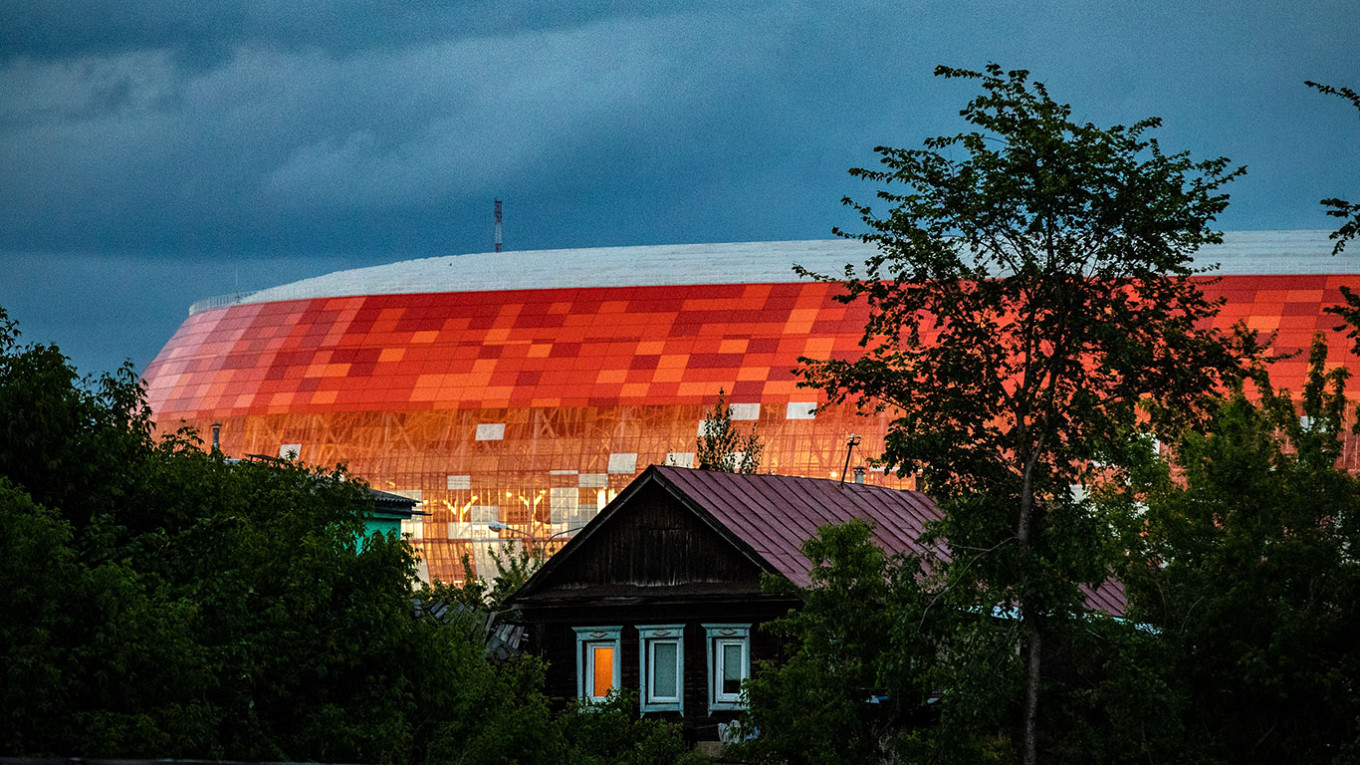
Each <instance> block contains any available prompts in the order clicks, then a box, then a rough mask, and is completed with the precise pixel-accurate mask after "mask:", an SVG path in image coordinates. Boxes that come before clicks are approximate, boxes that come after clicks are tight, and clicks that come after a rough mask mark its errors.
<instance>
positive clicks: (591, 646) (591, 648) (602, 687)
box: [573, 627, 623, 702]
mask: <svg viewBox="0 0 1360 765" xmlns="http://www.w3.org/2000/svg"><path fill="white" fill-rule="evenodd" d="M573 629H574V630H575V632H576V688H577V693H578V695H579V696H580V698H581V700H582V701H586V702H599V701H604V700H605V699H607V698H609V692H610V691H612V690H613V689H615V688H617V687H618V686H619V668H620V667H619V658H620V656H619V633H620V632H622V630H623V628H622V627H575V628H573Z"/></svg>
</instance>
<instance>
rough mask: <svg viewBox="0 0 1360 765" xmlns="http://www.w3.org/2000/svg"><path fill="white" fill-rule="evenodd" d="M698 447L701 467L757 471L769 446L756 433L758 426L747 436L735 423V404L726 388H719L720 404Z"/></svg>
mask: <svg viewBox="0 0 1360 765" xmlns="http://www.w3.org/2000/svg"><path fill="white" fill-rule="evenodd" d="M697 448H698V460H699V469H700V470H720V471H723V472H727V473H754V472H756V471H757V470H759V469H760V454H761V452H762V451H764V449H765V445H764V443H762V442H761V440H760V437H759V436H757V435H756V431H755V426H752V427H751V432H750V433H747V434H745V435H743V434H742V433H741V432H740V431H738V430H737V428H736V427H734V426H733V425H732V407H731V406H728V405H727V402H726V393H725V391H722V390H719V391H718V403H716V404H714V405H713V411H711V412H710V413H709V414H708V416H707V417H706V418H705V419H704V426H703V431H702V432H701V433H699V440H698V443H697Z"/></svg>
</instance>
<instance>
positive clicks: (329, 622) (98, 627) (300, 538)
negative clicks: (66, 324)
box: [0, 311, 690, 764]
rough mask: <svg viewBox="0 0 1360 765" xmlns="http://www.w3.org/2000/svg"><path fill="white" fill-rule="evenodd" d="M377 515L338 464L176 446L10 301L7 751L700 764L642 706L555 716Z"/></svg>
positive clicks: (176, 439)
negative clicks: (16, 314) (369, 530)
mask: <svg viewBox="0 0 1360 765" xmlns="http://www.w3.org/2000/svg"><path fill="white" fill-rule="evenodd" d="M371 506H372V499H371V498H370V495H369V492H368V489H367V487H366V486H364V484H363V483H362V482H361V481H357V480H353V479H351V478H350V477H349V476H346V475H345V473H344V472H343V471H342V470H318V469H313V468H307V467H303V466H300V465H296V464H253V463H249V462H243V463H234V462H229V461H227V460H224V459H223V458H222V456H221V455H220V454H211V453H206V452H204V451H203V450H202V449H201V448H200V445H199V441H198V439H196V438H195V437H194V436H193V434H191V433H173V434H164V435H162V436H160V437H158V436H157V435H156V434H155V433H154V432H153V428H152V425H151V423H150V419H149V413H148V412H147V409H146V405H145V403H144V400H143V396H142V391H141V388H140V383H139V381H138V379H137V377H136V376H135V375H134V374H133V372H132V370H131V369H130V368H124V369H122V370H120V371H119V372H118V373H116V374H113V375H105V376H103V377H100V378H98V379H85V380H82V379H80V378H79V376H78V375H77V373H76V371H75V370H74V369H73V368H72V367H71V365H70V364H69V362H68V360H67V359H66V357H64V356H63V355H62V354H61V353H60V351H59V350H58V349H57V348H56V347H53V346H47V345H28V346H25V345H21V344H20V342H19V334H18V330H17V328H16V327H15V325H14V323H13V322H11V321H10V320H9V319H8V318H7V317H6V316H5V314H4V313H3V311H0V615H2V617H0V754H4V755H52V756H85V757H141V758H163V757H191V758H210V759H219V758H220V759H242V760H290V761H305V760H316V761H331V762H399V763H406V762H413V763H414V762H461V763H491V762H584V763H639V764H640V763H653V762H670V761H676V760H680V759H684V758H688V757H690V755H689V754H688V753H687V750H686V747H685V746H684V742H683V741H682V740H681V736H680V733H679V729H678V728H677V727H675V726H669V725H663V724H658V723H653V722H639V721H637V720H636V716H635V715H632V714H629V712H628V710H629V703H630V702H629V700H628V699H619V700H618V701H616V702H615V703H614V704H612V705H611V706H610V707H609V708H608V709H606V710H601V711H598V712H594V713H591V714H581V713H578V712H577V710H575V709H567V710H565V711H562V712H557V713H554V712H553V711H552V710H551V709H550V707H549V704H548V700H547V698H546V697H545V696H544V695H543V692H542V685H543V669H544V668H543V665H542V664H541V662H539V661H537V660H535V659H533V658H524V659H515V660H510V661H507V662H503V663H500V664H493V663H491V662H489V661H488V660H487V658H486V656H485V655H484V635H483V629H484V624H485V613H483V612H482V611H481V606H482V598H481V594H482V593H483V592H484V590H483V589H482V588H481V587H480V585H477V586H474V587H473V588H469V590H468V591H467V592H453V591H449V590H447V589H438V590H435V591H426V592H422V593H415V594H417V595H418V596H419V598H420V602H421V603H422V604H426V605H428V604H430V603H440V604H444V605H445V606H446V607H445V608H442V609H432V608H428V607H426V608H421V609H416V608H414V607H413V604H414V601H413V592H412V586H413V584H414V572H415V565H414V564H415V561H414V558H413V556H412V551H411V548H410V547H409V546H408V545H407V544H406V543H405V542H403V541H400V540H397V539H394V538H390V537H384V536H381V535H373V536H371V537H369V538H367V539H364V538H363V529H364V525H363V517H364V514H365V513H366V512H368V511H369V510H371ZM493 589H494V588H493ZM469 593H475V597H468V595H469ZM432 612H434V613H437V614H439V616H437V617H436V616H434V615H432Z"/></svg>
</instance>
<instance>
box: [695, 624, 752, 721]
mask: <svg viewBox="0 0 1360 765" xmlns="http://www.w3.org/2000/svg"><path fill="white" fill-rule="evenodd" d="M704 631H705V633H706V634H707V643H708V711H709V712H713V711H714V710H719V709H741V708H742V704H741V684H742V681H744V680H746V679H747V678H749V677H750V676H751V625H749V624H705V625H704Z"/></svg>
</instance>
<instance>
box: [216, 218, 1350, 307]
mask: <svg viewBox="0 0 1360 765" xmlns="http://www.w3.org/2000/svg"><path fill="white" fill-rule="evenodd" d="M1223 238H1224V241H1223V244H1221V245H1216V246H1213V247H1205V248H1204V249H1202V250H1200V251H1199V252H1198V253H1197V254H1196V257H1195V264H1196V266H1197V267H1204V266H1208V265H1211V264H1214V263H1218V264H1220V268H1219V269H1218V270H1217V271H1216V272H1215V273H1217V274H1220V275H1225V276H1235V275H1253V274H1261V275H1267V274H1350V273H1356V272H1357V271H1360V267H1358V266H1357V265H1356V264H1355V263H1354V262H1353V261H1352V260H1351V259H1349V258H1345V257H1340V258H1335V257H1332V255H1331V251H1332V244H1333V243H1332V242H1331V241H1330V240H1329V239H1328V232H1327V231H1229V232H1225V233H1224V235H1223ZM871 252H873V250H872V248H870V247H869V246H867V245H864V244H862V243H860V242H858V241H852V240H846V239H832V240H826V241H810V242H745V243H737V244H672V245H652V246H643V247H592V248H584V249H575V250H529V251H508V252H500V253H492V252H481V253H473V254H467V255H446V256H442V257H436V258H423V259H419V260H403V261H400V262H397V263H389V264H387V265H383V266H372V267H369V268H354V269H349V270H346V271H336V272H334V273H330V274H326V275H324V276H317V277H314V278H311V279H303V280H301V281H297V282H292V283H291V284H284V285H281V286H278V287H271V288H269V289H263V290H259V291H257V292H253V293H247V294H240V295H227V296H222V297H218V298H209V299H207V300H201V301H199V302H197V303H195V304H194V305H193V306H192V307H191V308H190V309H189V311H190V313H196V312H198V311H202V310H207V309H210V308H217V307H221V306H225V305H233V304H237V303H268V302H274V301H280V300H303V299H310V298H318V297H347V296H353V295H397V294H416V293H428V292H485V291H493V290H517V289H518V290H522V289H554V288H563V287H636V286H665V285H678V284H747V283H757V284H759V283H779V282H796V281H800V280H801V279H800V277H799V276H798V275H797V274H795V273H794V272H793V265H794V264H795V263H796V264H798V265H800V266H803V267H805V268H807V269H809V270H811V271H815V272H818V273H824V274H839V273H841V272H842V271H843V270H844V267H845V265H846V264H847V263H854V264H856V265H859V264H862V263H863V262H864V259H865V257H866V256H867V255H868V254H870V253H871Z"/></svg>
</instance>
